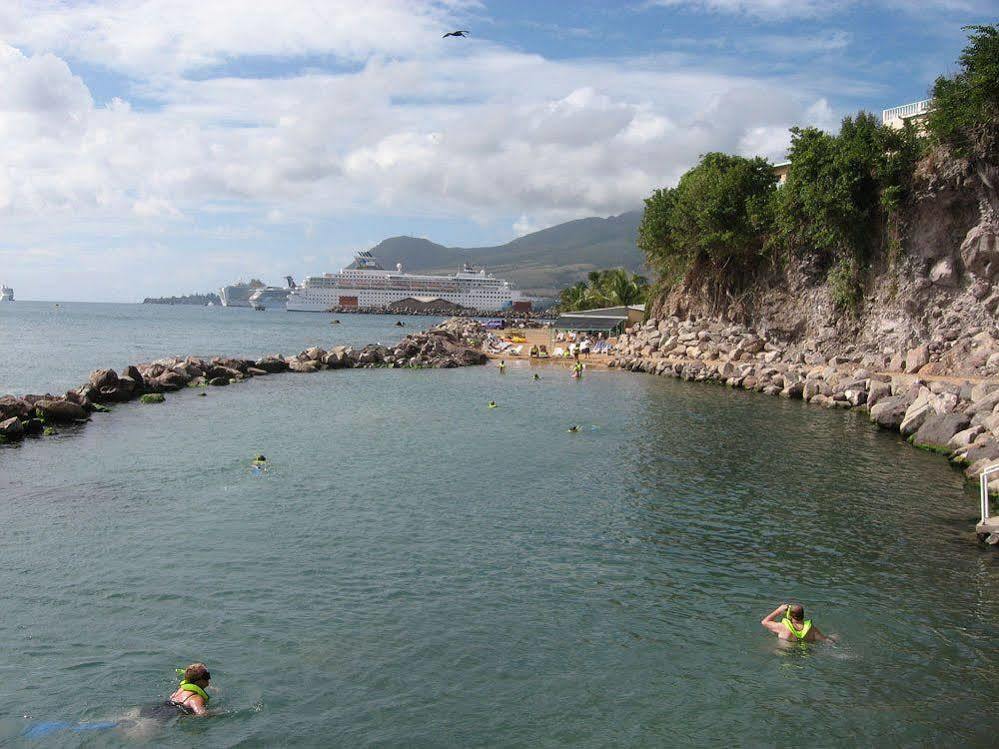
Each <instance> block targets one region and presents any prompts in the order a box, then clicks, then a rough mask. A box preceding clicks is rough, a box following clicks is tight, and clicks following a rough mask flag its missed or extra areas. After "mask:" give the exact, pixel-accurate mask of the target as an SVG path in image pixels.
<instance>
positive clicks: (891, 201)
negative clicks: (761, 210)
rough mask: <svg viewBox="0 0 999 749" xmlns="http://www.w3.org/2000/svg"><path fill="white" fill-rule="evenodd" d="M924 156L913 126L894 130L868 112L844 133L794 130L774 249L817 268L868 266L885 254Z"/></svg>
mask: <svg viewBox="0 0 999 749" xmlns="http://www.w3.org/2000/svg"><path fill="white" fill-rule="evenodd" d="M922 152H923V144H922V141H921V138H920V136H919V135H918V133H917V132H916V130H915V128H914V127H913V126H912V125H907V126H906V127H905V128H904V129H901V130H895V129H893V128H891V127H887V126H885V125H882V124H881V122H880V119H879V118H877V117H875V116H874V115H872V114H870V113H867V112H860V113H858V114H857V115H856V116H855V117H847V118H846V119H844V120H843V124H842V127H841V128H840V131H839V134H837V135H830V134H829V133H825V132H822V131H821V130H817V129H816V128H792V130H791V149H790V151H789V158H790V161H791V167H790V170H789V172H788V176H787V182H786V184H785V185H784V187H783V188H782V189H781V190H780V191H779V193H778V198H777V201H776V202H777V206H776V211H775V214H776V227H775V229H776V231H775V234H774V237H773V242H774V244H775V246H778V247H782V248H783V249H785V250H788V251H790V252H791V253H793V254H794V255H796V256H798V257H801V256H803V255H805V256H807V255H811V256H812V258H813V259H815V260H817V261H818V264H819V266H820V267H828V266H829V265H830V264H831V263H833V262H836V261H840V262H845V263H846V262H853V261H856V262H857V263H863V262H865V261H866V260H867V259H868V258H869V257H870V254H871V251H872V250H874V249H880V248H881V246H882V245H883V242H884V239H885V237H887V236H888V234H887V232H886V231H885V230H886V229H887V228H888V222H889V220H890V218H891V215H892V214H893V212H894V211H895V209H896V208H897V207H898V206H899V204H900V202H901V200H902V199H903V198H904V196H905V193H906V191H907V190H908V188H909V184H910V181H911V178H912V173H913V170H914V168H915V165H916V162H917V161H918V159H919V157H920V155H921V154H922Z"/></svg>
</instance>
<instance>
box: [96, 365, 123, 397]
mask: <svg viewBox="0 0 999 749" xmlns="http://www.w3.org/2000/svg"><path fill="white" fill-rule="evenodd" d="M90 384H91V386H92V387H93V388H94V390H96V391H97V392H100V391H102V390H103V389H104V388H112V389H113V388H115V387H117V385H118V375H117V374H116V373H115V371H114V370H113V369H95V370H94V371H93V372H91V373H90Z"/></svg>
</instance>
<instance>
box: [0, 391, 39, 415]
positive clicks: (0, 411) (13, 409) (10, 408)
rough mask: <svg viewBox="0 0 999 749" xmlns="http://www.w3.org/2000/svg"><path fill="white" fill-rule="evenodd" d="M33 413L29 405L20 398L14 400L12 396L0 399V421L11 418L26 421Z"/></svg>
mask: <svg viewBox="0 0 999 749" xmlns="http://www.w3.org/2000/svg"><path fill="white" fill-rule="evenodd" d="M33 411H34V409H33V408H32V406H31V404H30V403H28V402H27V401H25V400H22V399H21V398H15V397H14V396H13V395H5V396H3V397H2V398H0V419H9V418H10V417H12V416H17V417H18V418H20V419H26V418H28V417H29V416H30V415H31V414H32V413H33Z"/></svg>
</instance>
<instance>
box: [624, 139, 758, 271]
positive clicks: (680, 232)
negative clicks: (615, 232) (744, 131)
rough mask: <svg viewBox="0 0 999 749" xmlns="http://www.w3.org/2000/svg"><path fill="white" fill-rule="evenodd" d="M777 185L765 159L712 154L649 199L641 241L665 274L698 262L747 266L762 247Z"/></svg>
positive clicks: (652, 263) (652, 265)
mask: <svg viewBox="0 0 999 749" xmlns="http://www.w3.org/2000/svg"><path fill="white" fill-rule="evenodd" d="M776 184H777V179H776V177H775V176H774V173H773V167H772V166H771V165H770V163H769V162H768V161H767V160H766V159H762V158H755V159H747V158H743V157H742V156H732V155H729V154H724V153H709V154H707V155H705V156H703V157H702V158H701V161H700V163H699V164H698V165H697V166H696V167H694V168H693V169H691V170H690V171H688V172H687V173H686V174H684V175H683V177H681V178H680V183H679V184H678V185H677V186H676V187H675V188H670V189H665V190H656V191H655V193H653V195H652V197H650V198H648V199H647V200H646V201H645V216H644V218H643V220H642V223H641V225H640V226H639V229H638V246H639V247H640V248H641V249H642V250H643V251H644V252H645V255H646V258H647V259H648V262H649V265H650V266H651V267H652V268H655V269H656V270H657V271H658V272H659V273H660V274H663V275H672V274H677V273H678V272H682V271H684V270H685V269H686V268H688V267H690V265H691V264H693V263H695V262H697V261H706V262H708V263H710V264H712V265H715V266H717V267H720V268H722V267H728V266H730V265H733V264H735V265H744V264H745V263H746V262H747V261H752V259H754V258H755V257H756V256H757V255H759V253H760V251H761V250H762V249H763V240H764V237H765V235H766V233H767V230H768V228H769V226H770V224H771V221H772V219H771V215H770V214H771V206H772V200H771V193H772V192H773V190H774V187H775V185H776Z"/></svg>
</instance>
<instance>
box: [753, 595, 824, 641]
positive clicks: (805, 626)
mask: <svg viewBox="0 0 999 749" xmlns="http://www.w3.org/2000/svg"><path fill="white" fill-rule="evenodd" d="M778 617H780V618H778ZM760 624H762V625H763V626H764V627H765V628H766V629H769V630H770V631H771V632H773V633H774V634H775V635H777V638H778V639H780V640H785V641H787V642H826V641H827V640H829V641H832V642H835V640H833V638H831V637H827V636H826V635H824V634H822V632H820V631H819V628H818V627H816V626H814V625H813V624H812V620H811V619H805V607H804V606H802V605H801V604H798V603H795V604H790V603H782V604H781V605H780V606H778V607H777V608H775V609H774V610H773V611H771V612H770V613H769V614H767V615H766V616H765V617H763V619H761V620H760Z"/></svg>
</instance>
